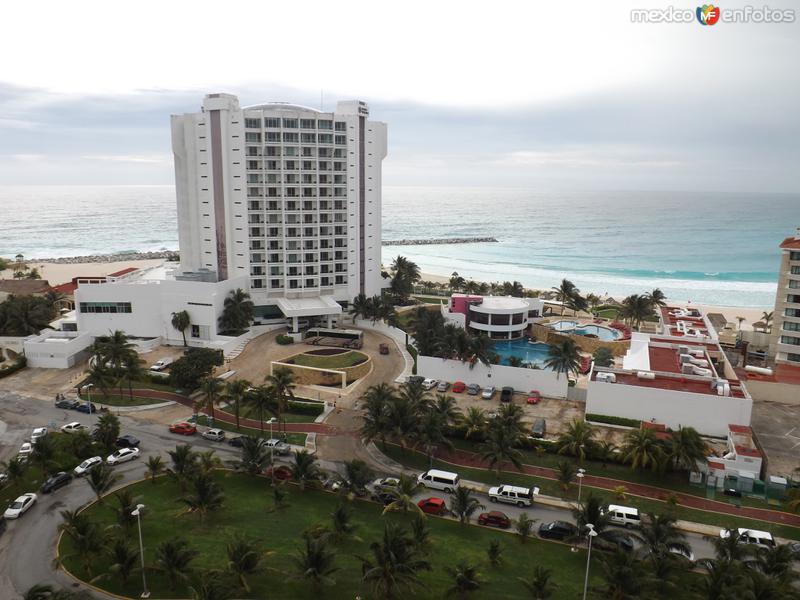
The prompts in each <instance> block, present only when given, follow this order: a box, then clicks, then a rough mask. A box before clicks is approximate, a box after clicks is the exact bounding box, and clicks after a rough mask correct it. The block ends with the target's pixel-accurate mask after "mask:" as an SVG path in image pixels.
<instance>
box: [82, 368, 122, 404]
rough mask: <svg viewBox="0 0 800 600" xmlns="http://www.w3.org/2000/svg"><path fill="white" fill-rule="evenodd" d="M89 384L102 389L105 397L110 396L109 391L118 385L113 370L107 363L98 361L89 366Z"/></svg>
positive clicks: (87, 379)
mask: <svg viewBox="0 0 800 600" xmlns="http://www.w3.org/2000/svg"><path fill="white" fill-rule="evenodd" d="M86 381H87V382H88V383H91V384H92V385H93V386H94V387H96V388H100V391H101V392H102V393H103V395H104V396H108V394H109V391H110V390H111V388H112V387H113V386H114V383H116V381H117V380H116V377H115V376H114V372H113V369H111V368H110V367H107V366H106V365H105V363H103V362H101V361H99V360H96V361H94V363H92V364H91V365H90V366H89V376H88V377H87V378H86Z"/></svg>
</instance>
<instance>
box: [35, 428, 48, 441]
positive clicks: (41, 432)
mask: <svg viewBox="0 0 800 600" xmlns="http://www.w3.org/2000/svg"><path fill="white" fill-rule="evenodd" d="M46 435H47V427H37V428H35V429H34V430H33V432H31V444H35V443H36V442H37V441H39V440H40V439H41V438H43V437H44V436H46Z"/></svg>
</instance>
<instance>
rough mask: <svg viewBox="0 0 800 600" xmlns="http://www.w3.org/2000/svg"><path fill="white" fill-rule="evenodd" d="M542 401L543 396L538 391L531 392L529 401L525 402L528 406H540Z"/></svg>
mask: <svg viewBox="0 0 800 600" xmlns="http://www.w3.org/2000/svg"><path fill="white" fill-rule="evenodd" d="M541 399H542V396H541V395H540V394H539V391H538V390H531V391H530V392H528V399H527V400H526V401H525V402H527V403H528V404H539V401H540V400H541Z"/></svg>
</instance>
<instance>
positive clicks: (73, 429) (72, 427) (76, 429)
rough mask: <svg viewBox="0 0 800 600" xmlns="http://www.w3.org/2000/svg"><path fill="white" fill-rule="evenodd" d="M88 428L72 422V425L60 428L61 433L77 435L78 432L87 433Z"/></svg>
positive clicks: (68, 424)
mask: <svg viewBox="0 0 800 600" xmlns="http://www.w3.org/2000/svg"><path fill="white" fill-rule="evenodd" d="M88 429H89V428H88V427H86V425H82V424H81V423H79V422H78V421H73V422H72V423H67V424H66V425H62V426H61V433H78V432H79V431H87V430H88Z"/></svg>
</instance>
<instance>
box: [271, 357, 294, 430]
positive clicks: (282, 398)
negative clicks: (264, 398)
mask: <svg viewBox="0 0 800 600" xmlns="http://www.w3.org/2000/svg"><path fill="white" fill-rule="evenodd" d="M267 383H269V384H270V385H271V386H272V388H273V389H274V390H275V396H276V398H277V399H278V420H279V421H280V419H281V415H283V413H284V412H286V409H287V408H288V406H289V400H294V373H293V372H292V371H291V370H290V369H288V368H286V367H278V368H277V369H275V370H274V371H273V372H272V375H269V376H268V377H267Z"/></svg>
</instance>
